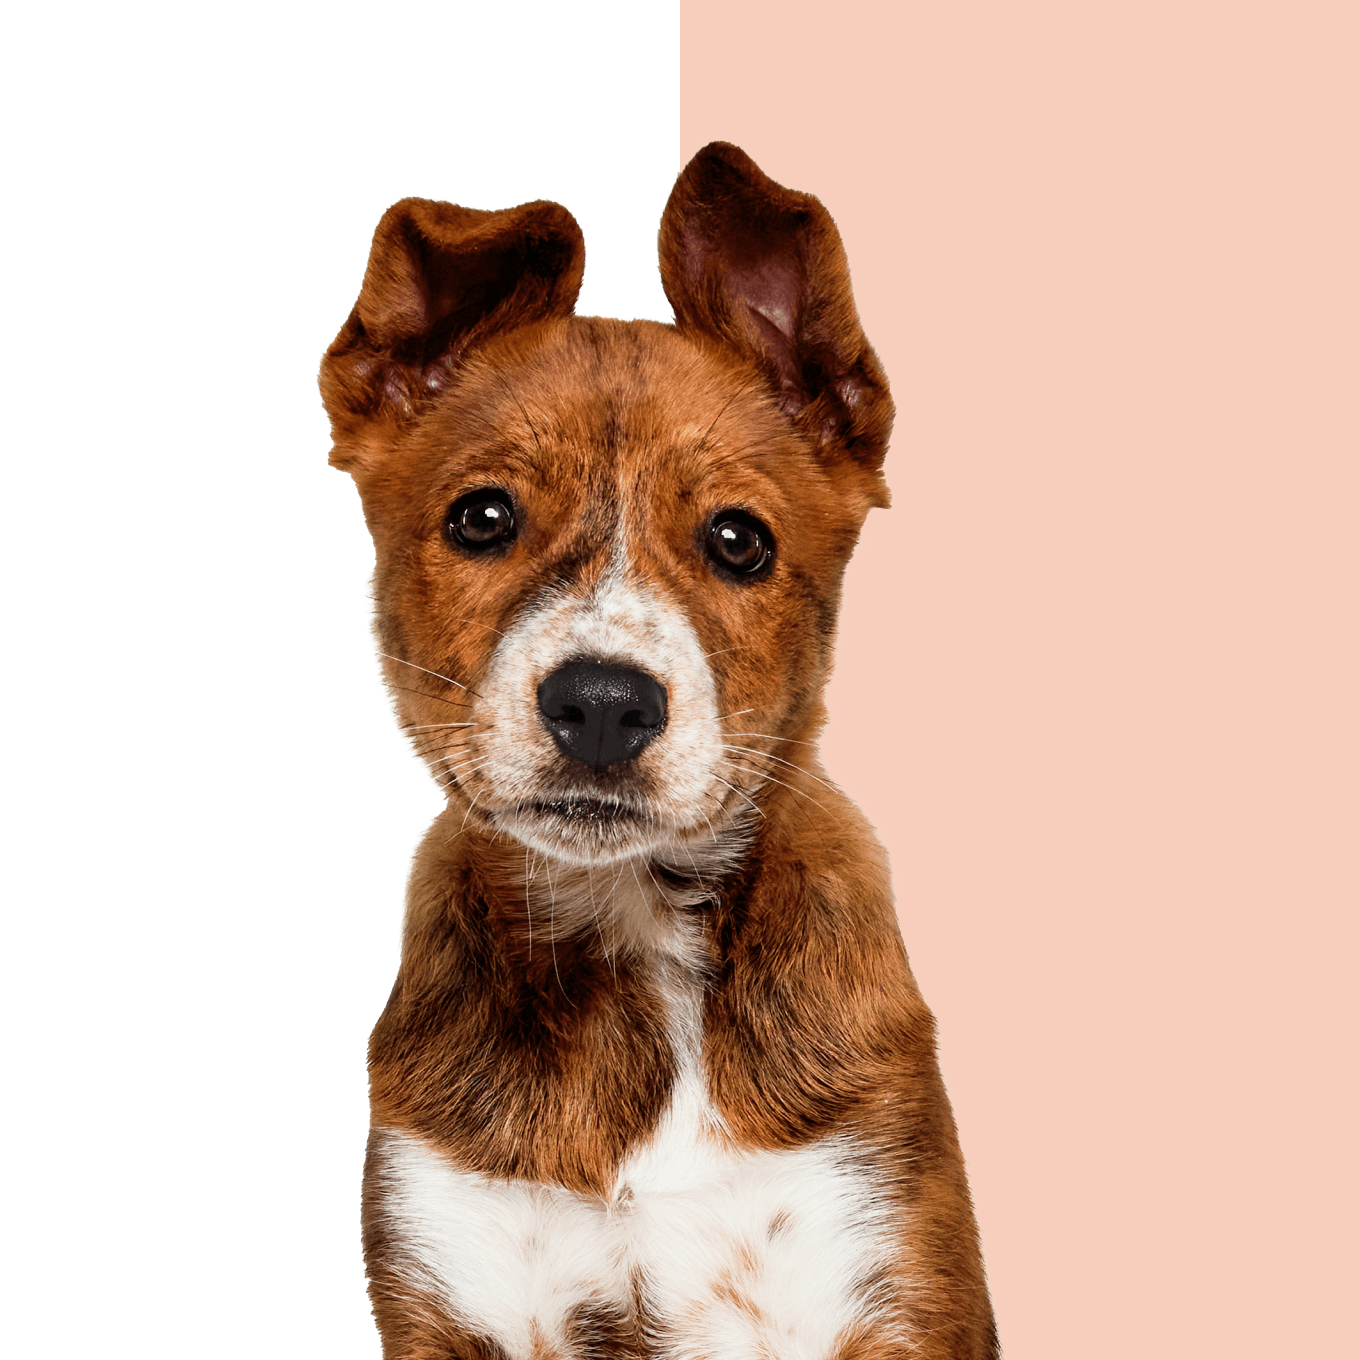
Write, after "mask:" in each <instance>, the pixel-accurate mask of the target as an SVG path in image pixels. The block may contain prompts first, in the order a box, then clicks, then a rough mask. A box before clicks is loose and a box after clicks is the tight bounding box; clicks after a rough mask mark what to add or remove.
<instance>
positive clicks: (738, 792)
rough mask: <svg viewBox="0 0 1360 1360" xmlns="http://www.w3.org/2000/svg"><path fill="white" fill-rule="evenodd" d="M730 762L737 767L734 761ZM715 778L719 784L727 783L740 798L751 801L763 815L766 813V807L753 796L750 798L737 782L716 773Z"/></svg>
mask: <svg viewBox="0 0 1360 1360" xmlns="http://www.w3.org/2000/svg"><path fill="white" fill-rule="evenodd" d="M728 764H729V765H733V766H734V768H735V764H734V762H732V761H729V762H728ZM713 778H714V779H716V780H717V781H718V783H719V784H727V787H728V788H729V789H731V790H732V792H733V793H735V794H736V795H737V797H738V798H745V799H746V801H747V802H748V803H750V804H751V806H752V807H753V808H755V810H756V811H757V812H759V813H760V815H761V816H762V817H763V816H764V815H765V811H764V809H763V808H762V807H760V805H759V804H758V803H756V801H755V800H754V799H753V798H750V797H749V796H748V795H746V794H744V793H743V792H742V791H741V790H740V789H739V788H738V787H737V786H736V785H735V784H728V783H727V780H725V779H724V778H723V777H722V776H721V775H718V774H715V775H714V776H713Z"/></svg>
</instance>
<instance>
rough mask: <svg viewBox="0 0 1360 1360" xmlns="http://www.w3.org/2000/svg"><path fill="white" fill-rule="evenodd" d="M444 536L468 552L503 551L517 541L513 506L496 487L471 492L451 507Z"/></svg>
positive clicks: (507, 497)
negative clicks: (494, 549)
mask: <svg viewBox="0 0 1360 1360" xmlns="http://www.w3.org/2000/svg"><path fill="white" fill-rule="evenodd" d="M444 532H445V533H446V534H447V535H448V537H449V541H450V542H452V543H455V544H457V545H458V547H460V548H464V549H466V550H467V551H468V552H487V551H489V550H490V549H492V548H503V547H505V546H506V545H507V544H509V543H510V542H511V541H512V540H513V539H514V537H515V506H514V502H513V501H511V499H510V497H509V496H508V495H507V494H506V493H505V492H504V491H501V490H499V489H497V488H495V487H482V488H481V489H480V490H478V491H469V492H468V493H467V494H466V495H465V496H459V497H458V499H457V500H456V501H454V503H453V504H452V505H451V506H449V515H448V519H447V520H446V521H445V525H444Z"/></svg>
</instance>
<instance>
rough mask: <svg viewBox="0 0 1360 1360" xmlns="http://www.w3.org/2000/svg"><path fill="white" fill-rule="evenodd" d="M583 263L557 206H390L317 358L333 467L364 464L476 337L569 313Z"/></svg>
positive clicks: (581, 247)
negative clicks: (357, 284)
mask: <svg viewBox="0 0 1360 1360" xmlns="http://www.w3.org/2000/svg"><path fill="white" fill-rule="evenodd" d="M584 269H585V243H584V242H583V241H582V239H581V229H580V227H578V226H577V225H576V219H575V218H573V217H572V215H571V214H570V213H569V212H568V211H567V210H566V209H565V208H563V207H561V206H560V205H559V204H557V203H549V202H546V201H543V202H537V203H525V204H522V205H521V206H520V207H518V208H507V209H505V210H504V211H502V212H479V211H478V210H477V209H475V208H460V207H457V206H456V205H454V204H452V203H436V202H434V201H432V200H430V199H426V198H404V199H402V201H401V202H400V203H395V204H393V206H392V207H390V208H389V209H388V210H387V212H385V213H384V214H383V218H382V221H381V222H379V223H378V229H377V231H375V232H374V233H373V249H372V251H371V252H370V254H369V257H368V269H367V270H366V271H365V273H364V284H363V288H362V290H361V291H360V293H359V300H358V302H356V303H355V305H354V310H353V311H352V312H351V313H350V315H349V320H348V321H346V322H345V324H344V326H343V327H342V328H341V330H340V334H339V335H338V336H336V338H335V343H334V344H332V345H331V347H330V348H329V349H328V350H327V351H326V356H325V358H324V359H323V360H322V361H321V396H322V400H323V401H324V402H325V405H326V411H327V413H328V414H329V416H330V418H331V431H332V434H333V437H334V439H335V448H334V449H333V450H332V451H331V463H332V464H333V465H334V466H336V467H342V468H350V467H352V466H353V465H355V464H358V463H361V462H362V461H363V455H364V451H365V447H366V446H367V445H370V444H371V443H372V442H374V438H373V437H374V435H375V434H380V432H381V431H382V430H387V431H389V432H390V430H391V428H392V427H394V426H400V425H402V424H404V423H406V422H407V421H409V420H410V419H411V418H412V417H413V416H414V415H416V413H417V412H418V411H419V410H420V409H421V407H422V406H423V405H424V404H425V402H426V401H428V400H429V399H430V398H431V397H432V396H434V395H435V394H436V393H438V392H439V391H441V390H442V389H443V388H445V387H447V386H448V385H449V384H450V383H451V382H452V381H453V378H454V375H455V373H456V372H457V370H458V367H459V365H460V364H461V362H462V360H463V357H464V355H465V354H467V353H468V351H469V350H470V349H472V348H473V347H474V346H475V345H477V344H478V343H479V342H480V341H483V340H485V339H487V338H489V337H490V336H492V335H494V334H497V333H499V332H503V331H509V330H513V329H515V328H516V327H519V326H524V325H528V324H529V323H530V322H534V321H546V320H549V319H551V318H555V317H565V316H570V315H571V311H572V308H573V307H574V306H575V305H576V295H577V293H578V292H579V291H580V288H581V275H582V272H583V271H584ZM378 442H381V441H380V440H379V441H378Z"/></svg>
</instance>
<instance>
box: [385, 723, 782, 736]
mask: <svg viewBox="0 0 1360 1360" xmlns="http://www.w3.org/2000/svg"><path fill="white" fill-rule="evenodd" d="M476 726H477V724H476V723H475V722H461V723H420V724H419V725H417V726H415V727H403V728H402V729H401V730H402V731H403V732H424V731H427V730H429V729H432V728H436V727H437V728H439V729H440V730H441V731H442V730H443V729H444V728H446V727H476ZM728 735H729V736H732V737H758V736H760V735H762V734H761V733H759V732H729V733H728Z"/></svg>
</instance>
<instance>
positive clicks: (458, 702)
mask: <svg viewBox="0 0 1360 1360" xmlns="http://www.w3.org/2000/svg"><path fill="white" fill-rule="evenodd" d="M387 683H388V684H389V685H391V686H392V688H393V689H399V690H400V691H401V692H402V693H403V694H415V695H419V697H420V698H422V699H434V700H436V701H437V702H439V703H441V704H450V705H452V706H453V707H454V708H466V707H467V706H468V701H467V700H466V699H446V698H445V697H444V696H443V695H442V694H427V693H426V692H425V691H424V690H423V689H412V688H411V687H410V685H399V684H397V683H396V681H394V680H389V681H388V682H387ZM468 693H469V694H471V693H472V691H471V690H468ZM477 697H478V698H480V697H481V696H480V695H478V696H477Z"/></svg>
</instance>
